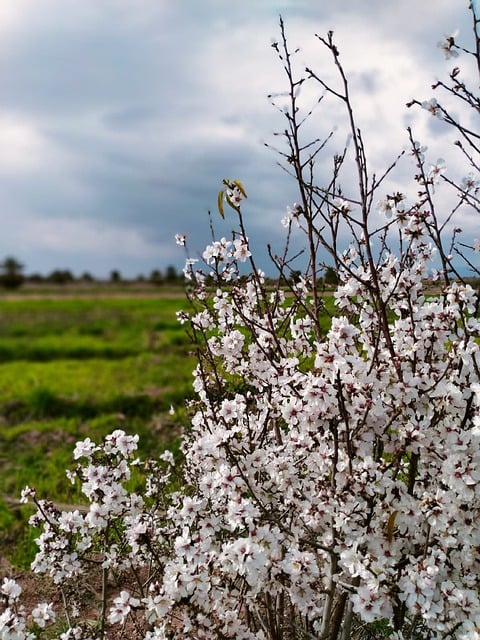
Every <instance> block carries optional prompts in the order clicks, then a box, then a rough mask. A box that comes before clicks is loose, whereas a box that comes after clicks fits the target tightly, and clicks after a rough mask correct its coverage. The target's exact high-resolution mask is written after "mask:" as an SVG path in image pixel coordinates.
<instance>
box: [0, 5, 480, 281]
mask: <svg viewBox="0 0 480 640" xmlns="http://www.w3.org/2000/svg"><path fill="white" fill-rule="evenodd" d="M40 4H41V7H42V10H39V9H38V6H39V0H5V1H4V2H2V3H1V7H0V34H1V38H0V65H1V72H2V99H1V101H0V144H1V145H2V154H1V158H0V212H2V213H0V220H3V222H4V224H5V226H4V232H3V233H2V237H1V238H0V255H1V254H2V253H4V254H6V253H8V254H12V253H13V254H14V255H17V253H18V254H19V252H20V250H22V251H24V253H23V254H22V255H18V258H19V259H20V260H21V261H22V262H24V263H26V265H27V270H31V271H34V270H35V271H38V270H40V271H42V270H45V271H48V270H52V269H53V268H55V267H57V266H58V265H59V264H61V265H63V266H64V267H67V266H68V261H69V258H70V259H71V260H72V266H73V263H75V268H77V269H80V270H86V269H88V270H89V271H91V272H93V273H96V274H97V275H106V274H108V273H109V271H110V268H119V269H120V270H121V271H122V272H124V273H125V274H126V275H128V274H130V275H136V274H138V272H139V271H144V272H145V273H147V272H149V271H150V270H151V269H153V268H165V266H166V265H167V264H170V263H172V262H175V264H176V265H177V266H178V267H180V266H181V262H182V259H183V258H182V255H181V252H178V248H176V247H175V246H174V243H173V236H174V234H175V233H177V232H186V233H188V234H189V236H190V237H191V238H192V242H193V241H194V242H195V243H196V245H197V246H196V247H195V248H198V250H199V251H200V250H201V248H202V243H204V242H206V241H207V240H208V238H209V227H208V219H207V211H208V210H211V211H212V213H214V212H215V207H216V204H215V201H216V194H217V191H218V189H219V188H220V186H221V181H222V179H223V178H224V177H230V178H239V179H242V181H243V182H244V183H245V184H246V186H247V188H248V192H249V199H248V204H247V209H246V213H247V214H248V217H249V224H250V225H251V226H250V229H251V237H252V238H255V242H256V244H257V246H264V245H265V244H266V243H267V242H271V243H272V244H278V245H280V242H281V233H282V228H281V226H280V222H279V221H280V218H281V217H282V216H283V215H284V212H285V208H286V206H287V205H291V204H292V203H293V201H294V200H295V199H296V197H297V196H296V189H295V184H294V181H293V180H291V179H290V178H288V177H287V175H286V174H285V172H283V171H282V170H281V169H280V168H279V167H278V166H277V162H278V160H279V159H280V158H279V156H278V155H277V154H275V152H273V151H272V150H269V149H266V148H265V146H264V143H266V142H267V143H269V144H271V145H274V146H279V147H280V149H283V150H284V149H285V147H284V146H282V144H283V143H282V139H281V136H276V135H275V134H276V133H277V132H281V131H282V130H283V129H284V128H285V125H286V121H285V118H284V116H283V115H282V114H281V112H280V111H279V110H278V109H277V108H275V107H273V106H272V105H271V104H270V102H271V101H270V100H269V99H268V98H267V95H268V94H270V93H275V94H277V96H276V98H275V102H276V103H277V106H279V107H280V108H281V107H282V103H283V102H285V100H286V98H285V96H282V95H278V93H280V94H281V93H282V91H284V90H285V88H286V85H285V76H284V72H283V70H282V64H281V62H280V61H279V60H278V59H277V56H276V55H275V52H274V50H273V49H272V47H271V39H272V37H273V38H278V37H279V29H278V17H279V14H280V13H281V14H282V15H283V17H284V19H285V24H286V30H287V35H288V39H289V43H290V45H291V46H292V48H295V47H297V46H299V47H300V51H299V53H298V54H297V56H296V57H295V64H296V69H297V70H298V72H299V73H303V70H304V67H305V65H307V64H308V65H310V66H312V67H314V68H315V69H317V70H319V72H321V74H322V78H324V79H325V80H326V81H328V82H329V83H330V82H331V83H332V86H335V87H338V86H339V80H338V76H335V74H334V71H335V70H334V67H333V66H332V64H331V58H330V56H329V55H328V52H327V51H326V50H325V49H324V48H323V47H322V45H321V43H320V42H319V40H318V38H316V37H315V33H318V34H326V32H327V31H328V29H331V28H333V29H334V30H335V38H336V42H337V43H338V46H339V48H340V51H341V60H342V63H343V64H344V66H345V69H346V70H347V71H348V73H349V78H350V85H349V88H350V91H351V92H352V96H353V99H354V103H355V106H356V111H355V117H356V119H357V123H358V124H359V126H361V127H362V129H363V130H364V133H365V140H366V146H367V151H368V154H369V159H370V161H371V163H372V169H373V170H375V171H377V172H381V171H383V170H384V168H385V167H386V166H388V164H390V162H391V161H392V160H393V159H394V158H395V156H396V155H397V153H398V152H399V151H401V149H402V148H405V147H406V145H407V135H406V126H407V125H409V124H412V123H415V135H416V136H417V137H418V138H420V139H424V138H425V139H426V138H431V137H433V146H432V149H431V151H432V154H434V155H435V158H434V160H436V157H438V156H437V155H436V154H437V153H438V154H440V150H441V148H442V146H444V144H445V142H450V140H449V137H448V132H447V131H446V130H445V127H443V126H441V125H442V123H439V122H438V121H434V120H432V119H431V118H428V117H427V114H426V113H422V112H421V110H419V109H417V110H413V109H411V110H407V109H406V107H405V102H406V101H408V100H410V99H411V98H412V97H416V96H419V97H420V98H422V99H423V98H429V97H430V93H431V92H430V89H429V87H430V84H431V82H432V77H433V78H435V77H436V76H437V75H439V74H441V73H444V72H445V70H447V69H448V68H449V67H448V65H447V64H446V63H445V61H444V60H443V59H442V56H441V54H440V52H439V51H438V49H436V46H435V45H436V42H437V41H438V40H439V39H440V38H441V37H442V35H443V34H444V33H449V32H451V31H453V30H454V29H455V28H456V27H459V26H460V27H461V33H466V34H468V32H469V30H470V28H471V27H470V23H469V17H468V14H467V12H466V11H465V7H464V2H463V0H435V1H434V0H426V1H425V2H422V3H419V2H418V1H416V0H415V2H414V0H405V2H402V3H397V4H396V5H392V3H385V2H384V1H383V0H382V1H380V0H371V1H370V2H369V3H352V2H350V1H349V0H348V1H347V0H341V1H338V2H335V3H326V2H325V3H312V2H307V1H302V0H265V1H264V2H262V3H258V2H253V0H245V1H244V2H242V3H239V2H233V3H230V4H229V5H228V7H226V5H225V3H224V1H223V0H206V1H205V2H203V3H201V4H200V3H198V1H197V0H184V1H183V2H181V3H180V2H178V3H166V2H158V0H102V2H97V0H69V2H68V9H66V3H65V1H64V0H41V3H40ZM322 91H323V90H322V88H321V87H320V86H319V85H318V84H316V83H315V82H310V83H308V84H306V85H304V86H303V87H302V92H301V95H300V98H299V99H300V101H301V105H302V106H303V107H305V108H306V109H307V110H308V109H310V108H311V107H312V105H314V104H315V102H316V101H317V99H318V97H319V95H321V93H322ZM333 128H335V132H334V137H333V139H332V142H331V143H329V145H328V148H327V149H328V153H327V155H326V156H325V157H324V158H323V157H321V158H319V161H318V177H319V180H320V181H322V180H325V179H328V176H329V172H330V169H331V154H332V153H334V152H336V151H338V150H339V149H343V145H344V144H345V141H346V137H347V129H346V121H345V118H343V120H342V117H341V116H340V115H339V105H338V103H335V101H333V100H331V99H325V100H324V101H323V102H322V103H321V105H320V106H319V108H317V109H316V110H315V111H314V114H313V116H312V118H311V121H309V122H307V123H306V124H305V125H304V127H303V130H304V134H305V139H306V140H308V139H309V138H312V137H316V136H320V137H325V136H327V135H328V134H329V133H330V131H332V129H333ZM411 169H412V167H411V165H409V164H408V163H407V162H402V164H401V166H400V167H399V170H398V174H397V178H396V180H397V183H401V182H402V181H404V180H405V179H406V178H407V177H408V176H410V175H411ZM343 179H344V181H345V185H346V188H350V186H349V185H350V184H351V185H352V188H353V185H354V184H355V182H354V174H353V169H352V168H349V169H348V170H347V171H346V172H345V175H344V178H343ZM13 221H15V223H13ZM467 222H468V221H467ZM215 224H216V225H217V226H218V229H219V233H225V234H228V233H229V232H230V230H231V227H232V222H231V220H227V221H226V222H223V221H221V220H220V219H218V220H215ZM468 224H470V222H468ZM102 230H106V231H102ZM111 239H114V240H113V241H111ZM119 247H121V251H120V250H119ZM120 259H121V260H122V264H119V262H118V261H119V260H120ZM109 261H110V262H109ZM262 262H263V265H264V266H266V265H267V264H268V261H267V259H266V258H264V259H263V260H262ZM83 264H85V267H83ZM110 264H111V266H109V265H110ZM263 265H262V266H263Z"/></svg>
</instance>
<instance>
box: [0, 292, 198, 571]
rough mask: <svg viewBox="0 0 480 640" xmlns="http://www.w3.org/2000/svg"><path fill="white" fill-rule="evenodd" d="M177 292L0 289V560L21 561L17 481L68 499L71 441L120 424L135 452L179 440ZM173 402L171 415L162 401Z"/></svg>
mask: <svg viewBox="0 0 480 640" xmlns="http://www.w3.org/2000/svg"><path fill="white" fill-rule="evenodd" d="M186 305H187V302H186V300H185V298H184V296H183V295H182V293H181V292H178V293H176V294H172V295H168V294H163V293H157V294H148V295H145V296H143V295H141V294H139V295H131V294H130V293H129V292H126V293H124V294H121V293H120V292H119V293H117V294H115V295H114V296H108V297H107V296H98V295H92V296H88V295H85V294H84V295H82V296H67V295H61V296H55V295H48V296H28V295H18V296H8V297H7V296H5V297H0V310H1V311H0V469H1V473H0V560H1V558H2V557H4V558H6V559H7V560H8V561H9V562H12V563H14V564H17V565H23V566H25V565H26V564H28V563H29V561H30V560H31V554H32V553H33V552H34V547H33V545H32V543H31V541H30V540H29V537H33V534H32V532H31V531H30V529H29V528H28V527H27V526H26V520H27V518H28V514H29V507H19V506H18V504H17V503H16V501H18V498H19V496H20V492H21V490H22V488H23V487H24V486H25V485H29V486H33V487H35V488H36V489H37V492H38V495H39V496H40V497H44V498H48V499H53V500H55V501H58V502H60V503H69V504H71V503H75V502H76V501H77V500H78V496H76V495H74V494H73V493H72V491H73V488H72V487H71V485H70V483H69V482H68V480H67V479H66V478H65V469H66V468H67V467H71V466H72V451H73V447H74V445H75V442H76V441H78V440H81V439H83V438H86V437H87V436H88V437H90V438H91V439H92V440H100V439H101V438H103V437H104V436H105V435H106V434H108V433H110V432H111V431H113V430H114V429H117V428H122V429H124V430H125V431H127V432H128V433H138V434H139V436H140V442H139V450H140V455H142V454H143V455H145V456H146V455H149V456H150V455H155V454H156V453H160V452H161V451H162V450H163V449H164V448H166V447H167V446H168V448H170V449H172V450H173V451H175V450H177V449H178V444H179V439H180V435H181V430H182V426H183V425H184V424H185V421H186V412H185V408H184V407H185V399H186V398H188V397H189V396H191V395H192V389H191V382H192V370H193V367H194V361H193V359H192V357H191V356H190V353H189V350H190V344H189V342H188V338H187V336H186V332H185V330H184V328H183V327H182V325H180V323H179V322H178V321H177V319H176V315H175V312H176V311H178V310H179V309H181V308H185V307H186ZM171 406H173V407H174V408H175V413H174V415H171V414H170V407H171Z"/></svg>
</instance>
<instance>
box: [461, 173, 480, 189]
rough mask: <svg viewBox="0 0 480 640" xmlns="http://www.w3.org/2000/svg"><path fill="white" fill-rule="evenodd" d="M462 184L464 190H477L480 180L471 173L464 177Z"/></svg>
mask: <svg viewBox="0 0 480 640" xmlns="http://www.w3.org/2000/svg"><path fill="white" fill-rule="evenodd" d="M460 186H461V189H462V191H466V192H469V191H475V190H476V189H478V187H479V186H480V181H479V180H478V178H475V176H474V175H473V173H469V174H468V175H466V176H465V177H464V178H462V183H461V185H460Z"/></svg>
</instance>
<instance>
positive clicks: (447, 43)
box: [437, 30, 458, 60]
mask: <svg viewBox="0 0 480 640" xmlns="http://www.w3.org/2000/svg"><path fill="white" fill-rule="evenodd" d="M457 35H458V30H457V31H455V32H454V33H452V35H450V36H444V38H443V40H440V42H437V47H439V49H441V50H442V51H443V54H444V56H445V59H446V60H450V58H458V51H457V49H456V48H454V47H455V46H456V45H455V38H456V36H457Z"/></svg>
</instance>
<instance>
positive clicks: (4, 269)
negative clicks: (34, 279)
mask: <svg viewBox="0 0 480 640" xmlns="http://www.w3.org/2000/svg"><path fill="white" fill-rule="evenodd" d="M23 269H24V265H23V264H22V263H21V262H18V260H16V259H15V258H13V257H12V256H8V257H7V258H5V260H4V261H3V262H2V263H0V285H1V286H2V287H5V288H7V289H16V288H17V287H19V286H20V285H21V284H22V283H23V281H24V276H23V273H22V272H23Z"/></svg>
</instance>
